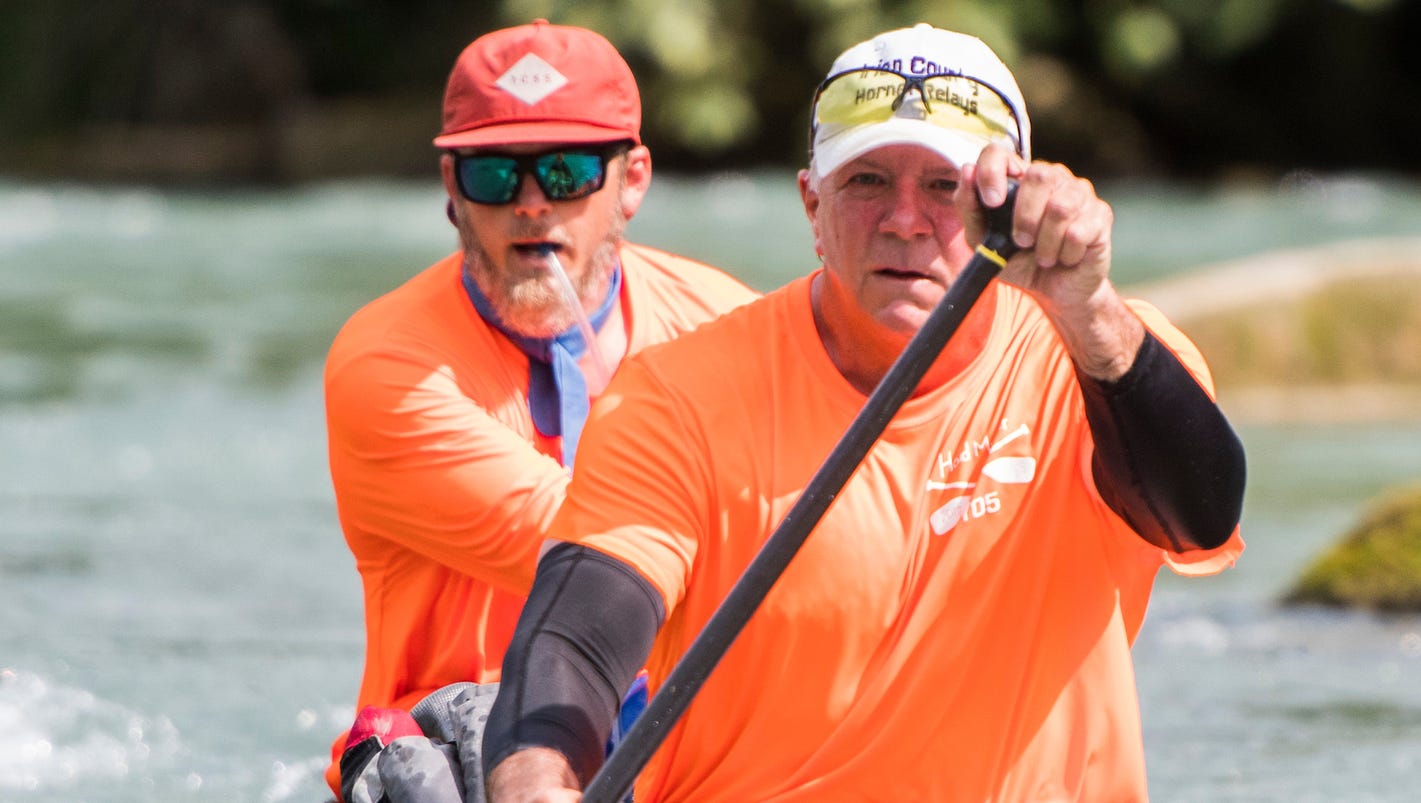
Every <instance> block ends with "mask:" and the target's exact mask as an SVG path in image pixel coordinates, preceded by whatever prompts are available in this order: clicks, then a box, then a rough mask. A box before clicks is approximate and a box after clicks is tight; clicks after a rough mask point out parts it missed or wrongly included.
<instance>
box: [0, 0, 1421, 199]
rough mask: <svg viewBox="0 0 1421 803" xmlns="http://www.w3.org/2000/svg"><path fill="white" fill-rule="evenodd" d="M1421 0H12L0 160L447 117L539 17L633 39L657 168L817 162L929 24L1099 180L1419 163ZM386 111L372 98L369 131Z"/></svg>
mask: <svg viewBox="0 0 1421 803" xmlns="http://www.w3.org/2000/svg"><path fill="white" fill-rule="evenodd" d="M1418 5H1421V4H1415V3H1402V2H1396V1H1395V0H1014V2H1010V3H1004V2H1000V1H999V0H478V1H477V2H475V3H468V2H467V0H406V1H405V2H402V3H392V2H390V1H389V0H224V1H219V0H105V2H102V3H87V2H81V0H11V2H7V3H5V4H3V5H0V108H4V109H5V114H4V115H0V170H4V169H13V168H14V167H16V166H18V165H27V164H32V163H36V161H35V159H34V157H35V155H36V154H35V152H34V151H27V150H23V149H17V148H18V147H19V146H24V145H27V144H29V143H34V142H39V143H41V144H42V145H43V147H44V149H45V152H49V153H56V152H57V153H63V152H65V151H66V150H67V151H72V150H76V149H86V148H90V147H92V146H93V144H94V143H100V144H102V143H103V142H105V141H106V139H105V138H106V136H107V135H108V134H109V133H110V132H111V131H112V129H113V127H114V126H118V127H122V128H127V129H137V128H144V127H165V128H169V129H175V130H179V131H182V130H184V129H185V128H187V127H193V126H209V127H211V126H220V127H222V130H223V132H224V134H225V135H226V136H229V137H231V138H234V139H245V140H247V141H248V144H246V145H242V146H240V147H239V149H240V150H243V152H261V151H262V149H263V148H265V149H268V150H269V149H271V148H274V147H279V146H280V143H281V142H283V141H286V140H289V139H290V138H291V136H292V133H291V131H289V130H287V127H288V126H290V125H292V124H293V123H292V121H293V120H295V121H305V122H309V121H311V120H312V119H313V118H315V117H319V116H320V115H322V114H324V113H325V112H327V111H328V110H331V109H341V110H348V109H350V108H354V107H358V106H362V105H363V106H365V107H371V108H373V107H374V106H376V105H379V104H385V105H387V106H388V107H389V109H398V110H400V113H404V110H407V109H410V108H415V107H417V106H420V105H427V106H429V107H430V110H429V113H428V120H429V124H428V125H429V127H431V128H432V127H433V124H434V123H435V122H436V121H437V119H438V108H437V106H438V99H439V94H440V90H441V89H442V87H443V83H444V80H445V78H446V77H447V75H448V70H449V66H450V64H452V62H453V59H454V57H455V56H456V55H457V53H458V52H459V50H460V49H461V48H462V47H463V46H464V45H466V44H467V43H468V42H469V41H471V40H472V39H474V38H475V37H477V36H478V35H480V34H482V33H486V32H488V31H490V30H493V29H495V28H499V27H503V26H507V25H513V24H520V23H525V22H528V21H529V20H532V19H534V18H539V17H541V18H546V19H549V20H552V21H553V22H557V23H563V24H571V25H582V26H585V27H588V28H592V29H594V30H597V31H600V32H602V33H603V34H605V35H606V36H607V37H608V38H609V39H610V40H611V41H612V42H613V43H614V44H616V45H617V46H618V48H620V49H621V50H622V51H623V53H624V54H625V55H626V56H627V59H628V61H629V62H630V63H631V65H632V68H633V70H634V71H635V72H636V73H637V76H638V80H639V82H640V84H641V88H642V93H643V98H644V106H645V109H646V122H645V136H646V138H647V140H648V141H649V142H651V143H652V144H653V145H654V146H655V150H656V154H657V159H658V164H661V165H668V166H679V167H690V168H696V167H717V168H721V167H727V166H735V165H747V164H776V165H784V164H786V163H789V164H799V163H802V161H803V157H804V136H803V132H804V131H805V129H806V127H807V126H806V120H807V116H808V108H807V106H808V100H809V97H810V96H811V94H812V92H813V89H814V87H815V86H816V84H817V83H818V82H819V80H820V79H821V78H822V77H823V75H824V73H825V71H826V70H827V68H828V66H829V64H830V62H831V61H832V60H833V58H834V57H835V56H836V55H837V54H838V53H839V52H841V51H842V50H843V49H845V48H847V47H849V46H851V45H853V44H855V43H857V42H860V41H862V40H864V39H866V38H868V37H870V36H872V35H874V34H876V33H879V32H881V31H884V30H888V29H891V28H896V27H902V26H907V25H912V24H914V23H916V22H930V23H933V24H935V25H939V26H943V27H948V28H953V29H955V30H960V31H963V32H966V33H971V34H974V35H977V36H980V37H981V38H983V39H984V40H985V41H987V42H988V44H990V45H991V46H992V47H993V48H994V49H995V50H996V51H997V52H998V54H999V55H1001V57H1002V58H1003V60H1004V61H1006V62H1007V64H1008V65H1009V66H1011V67H1012V68H1013V69H1014V70H1015V71H1016V72H1017V74H1018V78H1019V82H1020V83H1021V84H1022V88H1023V90H1024V92H1025V94H1026V97H1027V102H1028V105H1029V106H1030V108H1031V114H1032V118H1033V122H1034V123H1035V125H1034V126H1033V127H1034V129H1035V138H1036V143H1035V151H1036V153H1037V154H1038V155H1040V156H1042V157H1044V158H1050V159H1055V160H1060V161H1065V162H1067V163H1068V164H1070V165H1072V166H1073V167H1075V168H1076V169H1077V170H1078V171H1080V172H1082V173H1085V174H1087V175H1091V176H1093V177H1096V178H1106V177H1109V176H1110V175H1111V174H1120V173H1127V172H1128V173H1138V172H1141V171H1145V170H1160V169H1168V170H1173V171H1179V172H1187V171H1192V170H1197V169H1199V168H1226V167H1229V166H1231V165H1233V164H1234V163H1238V162H1248V161H1253V162H1259V163H1263V164H1276V165H1278V166H1280V167H1281V168H1284V169H1286V168H1288V167H1294V166H1300V165H1301V166H1307V167H1310V168H1313V169H1329V168H1332V167H1336V166H1339V164H1334V163H1338V162H1341V161H1342V160H1348V162H1349V163H1350V164H1349V166H1358V167H1366V166H1393V167H1395V166H1403V167H1408V169H1409V166H1411V165H1414V143H1412V142H1411V138H1410V132H1414V131H1415V130H1417V129H1418V128H1421V107H1417V106H1416V104H1410V105H1408V104H1405V103H1397V102H1396V101H1395V99H1396V98H1407V97H1415V96H1416V94H1417V87H1418V84H1421V61H1418V60H1416V59H1410V58H1408V57H1404V56H1403V55H1402V53H1403V49H1404V48H1409V47H1410V46H1411V43H1410V40H1409V38H1408V35H1407V32H1408V31H1410V30H1414V29H1415V28H1416V26H1417V24H1418V23H1421V10H1418V9H1417V6H1418ZM1408 26H1409V27H1408ZM389 117H390V113H389V112H388V110H387V112H385V113H380V112H376V113H375V114H374V115H373V117H372V119H371V121H369V122H368V123H367V126H370V127H376V126H379V125H381V123H382V121H383V120H386V119H389ZM315 130H324V128H323V127H322V126H320V125H317V126H315ZM403 135H404V127H400V128H399V130H391V131H390V132H389V134H388V136H389V137H391V138H392V140H391V141H392V142H393V141H394V140H393V138H394V137H396V136H403ZM298 136H299V134H298ZM149 139H154V138H149ZM157 141H163V140H162V138H157ZM412 147H419V148H426V147H427V144H426V143H419V144H418V145H417V146H412ZM386 150H388V148H386ZM142 156H143V155H142V154H135V159H138V160H139V161H141V158H140V157H142ZM162 157H163V154H162V153H154V154H150V155H149V158H151V159H154V160H161V158H162ZM98 161H99V164H100V165H101V164H102V161H103V160H98ZM291 161H292V162H293V163H294V164H300V163H301V162H302V161H303V160H302V159H301V158H299V157H296V158H293V159H292V160H291ZM408 161H409V157H408V156H406V157H402V159H401V160H398V163H399V164H406V163H408ZM219 162H220V160H212V159H207V160H197V161H196V163H197V164H202V165H213V164H215V163H219ZM249 163H250V160H248V161H247V162H243V163H242V164H249ZM46 164H48V163H46ZM63 164H64V163H63V161H62V160H59V161H56V162H55V163H53V164H51V165H49V166H50V167H52V168H53V169H63ZM87 167H88V169H93V168H94V165H87ZM195 169H196V168H195ZM208 169H218V168H215V167H214V168H208ZM247 169H250V168H247ZM285 169H286V168H281V167H279V166H278V167H277V168H274V169H273V170H272V173H273V175H276V176H280V175H282V171H283V170H285Z"/></svg>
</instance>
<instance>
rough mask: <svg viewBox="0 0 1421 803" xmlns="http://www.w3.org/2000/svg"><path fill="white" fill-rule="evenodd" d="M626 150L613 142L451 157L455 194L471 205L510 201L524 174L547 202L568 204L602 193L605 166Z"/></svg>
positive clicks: (605, 171)
mask: <svg viewBox="0 0 1421 803" xmlns="http://www.w3.org/2000/svg"><path fill="white" fill-rule="evenodd" d="M626 150H627V146H626V145H625V144H618V145H614V146H611V147H600V148H560V149H558V150H553V151H546V152H544V153H534V154H511V153H475V154H459V153H455V154H453V156H454V176H455V181H456V183H458V185H459V192H460V193H461V194H462V195H463V196H464V197H465V198H468V199H469V200H470V201H473V202H474V203H476V204H494V205H496V204H506V203H510V202H512V201H513V198H514V196H516V195H517V194H518V188H519V186H521V185H522V183H523V177H524V176H525V175H531V176H532V177H533V180H534V181H535V182H537V184H538V188H539V189H541V190H542V191H543V195H544V196H546V197H547V199H548V200H549V201H573V200H576V199H578V198H586V197H587V196H589V195H591V194H592V193H594V192H596V191H598V190H600V189H602V184H603V183H604V182H606V180H607V163H608V162H609V161H611V160H612V159H614V158H616V157H617V156H618V155H619V154H621V153H624V152H625V151H626Z"/></svg>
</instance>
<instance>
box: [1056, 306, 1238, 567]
mask: <svg viewBox="0 0 1421 803" xmlns="http://www.w3.org/2000/svg"><path fill="white" fill-rule="evenodd" d="M1076 372H1077V379H1078V381H1079V382H1080V386H1081V390H1082V393H1083V395H1084V399H1085V410H1086V418H1087V420H1088V421H1089V423H1090V430H1091V435H1092V436H1093V438H1094V440H1095V453H1094V456H1093V459H1092V472H1093V474H1094V478H1095V483H1096V486H1097V488H1098V489H1099V490H1100V494H1101V497H1102V498H1103V499H1104V500H1105V501H1106V503H1107V504H1108V505H1109V506H1110V508H1111V509H1112V510H1114V511H1115V512H1116V513H1117V514H1119V515H1120V516H1121V518H1123V519H1124V520H1125V521H1126V522H1128V523H1129V524H1130V526H1131V527H1132V528H1133V529H1134V530H1135V531H1136V532H1137V533H1139V534H1140V536H1141V537H1143V538H1144V539H1146V540H1147V541H1149V542H1150V543H1152V544H1154V545H1156V546H1158V547H1161V548H1163V549H1168V550H1170V551H1172V552H1176V553H1178V552H1184V551H1186V550H1190V549H1210V548H1213V547H1217V546H1219V545H1221V544H1223V543H1224V542H1225V541H1226V540H1228V537H1229V535H1230V534H1231V533H1232V532H1233V530H1234V528H1235V527H1236V526H1237V524H1238V520H1239V515H1240V513H1241V511H1242V507H1243V490H1244V477H1245V460H1244V453H1243V445H1242V443H1240V442H1239V439H1238V436H1237V435H1236V434H1235V433H1234V431H1233V429H1232V428H1231V427H1230V426H1229V423H1228V421H1227V420H1226V419H1225V418H1224V415H1223V412H1222V411H1221V410H1220V409H1219V407H1218V405H1217V404H1216V403H1215V402H1214V400H1213V399H1212V398H1210V397H1209V395H1208V394H1207V393H1206V392H1205V391H1204V389H1203V388H1202V387H1200V385H1199V383H1198V382H1197V381H1196V380H1195V379H1194V376H1193V375H1192V374H1190V373H1189V370H1188V369H1187V368H1185V367H1184V365H1183V363H1181V362H1180V361H1179V358H1178V357H1176V356H1175V355H1174V353H1173V352H1171V351H1170V350H1169V349H1168V348H1167V347H1166V346H1165V345H1164V344H1163V343H1161V342H1160V341H1159V340H1158V339H1157V338H1156V337H1155V336H1154V335H1153V334H1152V333H1149V332H1147V331H1143V330H1142V335H1141V345H1140V347H1139V349H1138V350H1137V351H1136V352H1135V353H1134V354H1133V355H1132V358H1131V360H1130V364H1129V365H1128V370H1127V371H1126V372H1125V373H1123V374H1121V375H1120V376H1118V377H1117V378H1115V379H1114V380H1113V381H1103V380H1101V379H1099V378H1096V377H1092V376H1091V375H1089V374H1088V373H1087V372H1086V370H1085V369H1084V367H1082V366H1080V365H1079V364H1078V365H1077V366H1076Z"/></svg>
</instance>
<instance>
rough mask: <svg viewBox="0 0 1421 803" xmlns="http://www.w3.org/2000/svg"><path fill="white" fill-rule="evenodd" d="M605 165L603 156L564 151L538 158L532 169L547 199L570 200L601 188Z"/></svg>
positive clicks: (583, 196) (585, 195)
mask: <svg viewBox="0 0 1421 803" xmlns="http://www.w3.org/2000/svg"><path fill="white" fill-rule="evenodd" d="M606 165H607V163H606V161H605V159H604V158H603V156H602V155H601V154H598V153H587V152H582V151H565V152H560V153H545V154H543V155H542V156H539V157H538V159H537V161H536V162H534V163H533V170H534V174H535V175H536V176H537V178H538V186H539V187H542V188H543V194H544V195H546V196H548V200H550V201H569V200H573V199H576V198H585V197H587V196H588V195H591V194H592V193H594V192H596V191H597V190H599V189H601V188H602V182H603V180H604V178H605V174H606Z"/></svg>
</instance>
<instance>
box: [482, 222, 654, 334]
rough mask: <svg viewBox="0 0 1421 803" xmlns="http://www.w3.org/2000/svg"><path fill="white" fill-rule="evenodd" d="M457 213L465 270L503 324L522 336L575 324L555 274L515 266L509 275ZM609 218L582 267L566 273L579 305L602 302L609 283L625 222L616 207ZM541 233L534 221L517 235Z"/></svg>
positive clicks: (593, 305) (585, 306)
mask: <svg viewBox="0 0 1421 803" xmlns="http://www.w3.org/2000/svg"><path fill="white" fill-rule="evenodd" d="M457 217H458V223H457V226H458V229H459V239H460V240H461V241H462V243H463V246H464V270H465V271H467V272H468V275H469V277H470V278H472V279H473V280H474V283H475V284H477V285H478V288H479V290H480V291H482V292H483V294H484V296H485V297H486V298H487V299H488V300H489V304H490V305H492V307H493V309H494V311H495V312H497V313H498V316H499V318H501V319H502V320H503V325H504V328H506V329H509V330H511V331H513V332H517V333H518V334H520V335H523V336H524V337H538V338H546V337H555V336H557V335H560V334H562V333H563V332H566V331H568V330H569V329H572V328H573V327H574V326H576V325H577V320H578V315H577V312H576V311H575V310H574V309H573V308H572V307H571V306H570V304H569V301H570V300H569V299H568V298H567V294H566V293H565V291H564V290H563V286H562V283H561V281H559V280H558V278H557V277H556V276H554V275H553V274H552V273H551V272H550V271H548V270H537V271H532V272H520V273H519V274H517V275H510V271H509V270H507V269H505V270H503V271H502V272H500V271H499V270H498V269H497V268H496V267H495V262H494V260H493V258H492V257H491V256H490V255H489V253H488V252H487V251H485V250H484V247H483V245H482V243H480V242H479V241H478V238H477V237H476V236H475V235H474V232H473V227H471V226H469V225H467V222H466V221H465V218H464V216H463V215H462V214H459V215H457ZM610 223H611V225H610V226H609V228H608V231H607V237H606V238H605V239H604V240H603V241H602V242H601V243H599V244H598V245H597V246H596V247H595V248H594V249H593V251H592V254H591V257H590V258H589V259H588V262H587V265H586V267H585V269H584V270H583V271H582V273H581V274H580V275H576V276H573V275H569V276H568V279H569V280H570V281H571V282H572V287H573V290H574V291H575V292H576V293H577V296H578V299H579V300H580V301H581V304H582V308H583V310H587V309H589V308H590V309H596V308H597V307H599V306H601V305H602V301H603V300H604V299H605V298H606V296H607V289H608V287H610V285H611V281H612V269H613V267H614V266H615V265H616V263H617V246H618V245H619V244H620V243H621V240H622V233H623V232H624V231H625V230H626V225H627V221H626V218H624V217H623V216H622V214H621V210H620V209H619V208H618V209H614V210H613V213H612V220H611V221H610ZM542 234H543V232H541V231H538V230H537V227H535V226H529V227H528V230H527V231H524V232H519V233H518V236H520V237H529V238H536V237H539V236H541V235H542ZM564 267H566V266H564Z"/></svg>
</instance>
